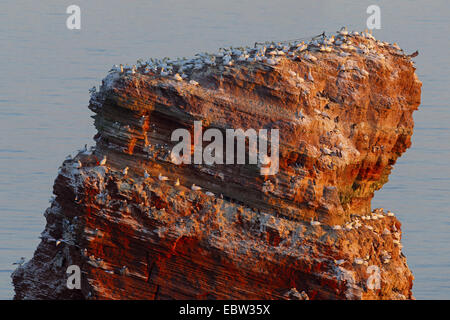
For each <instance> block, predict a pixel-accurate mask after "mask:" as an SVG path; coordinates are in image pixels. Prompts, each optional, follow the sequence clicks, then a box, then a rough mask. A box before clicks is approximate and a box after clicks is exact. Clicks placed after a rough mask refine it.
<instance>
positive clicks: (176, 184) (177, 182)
mask: <svg viewBox="0 0 450 320" xmlns="http://www.w3.org/2000/svg"><path fill="white" fill-rule="evenodd" d="M179 185H180V179H177V181H175V187H178V186H179Z"/></svg>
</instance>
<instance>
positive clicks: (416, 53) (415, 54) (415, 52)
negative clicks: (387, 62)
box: [408, 50, 419, 58]
mask: <svg viewBox="0 0 450 320" xmlns="http://www.w3.org/2000/svg"><path fill="white" fill-rule="evenodd" d="M418 55H419V50H416V51H414V52H413V53H411V54H409V55H408V57H410V58H415V57H417V56H418Z"/></svg>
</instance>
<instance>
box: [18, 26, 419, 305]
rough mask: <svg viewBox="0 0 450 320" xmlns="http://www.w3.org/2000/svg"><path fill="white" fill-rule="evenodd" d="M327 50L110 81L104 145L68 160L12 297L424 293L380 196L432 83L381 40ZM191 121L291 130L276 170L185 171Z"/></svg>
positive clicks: (98, 109) (179, 67)
mask: <svg viewBox="0 0 450 320" xmlns="http://www.w3.org/2000/svg"><path fill="white" fill-rule="evenodd" d="M321 41H322V42H320V41H314V42H312V43H310V44H309V45H308V47H307V50H303V49H301V45H302V44H299V45H298V46H292V47H291V46H287V47H286V48H285V47H283V46H280V47H278V48H270V47H268V48H266V49H264V54H259V55H258V52H257V51H258V50H262V49H258V48H257V49H252V50H250V49H249V50H247V52H243V51H241V52H240V53H236V52H230V53H225V57H224V55H223V54H220V55H216V56H214V59H212V57H213V56H208V57H207V58H205V57H202V58H199V59H200V60H201V59H203V62H205V59H209V60H208V61H210V62H211V61H212V63H203V64H202V65H200V66H198V64H199V63H198V61H193V62H192V63H184V64H181V63H178V64H177V63H166V64H165V66H166V67H167V66H171V67H170V68H168V69H169V70H171V71H172V74H171V75H167V76H166V75H165V74H164V72H165V71H164V69H163V70H161V65H160V66H159V67H155V65H146V64H141V65H139V66H138V67H137V68H136V71H135V70H134V69H133V71H131V72H130V71H129V72H121V71H120V70H117V71H113V72H112V73H110V74H109V75H108V76H107V77H106V78H105V79H104V81H103V84H102V86H101V87H100V91H99V92H95V93H94V94H93V96H92V99H91V102H90V108H91V109H92V110H93V111H94V112H95V113H96V115H95V125H96V128H97V130H98V134H97V135H96V137H95V140H96V146H95V148H93V150H91V151H84V152H80V153H79V154H78V155H77V156H76V157H75V158H74V159H69V160H66V161H65V162H64V163H63V165H62V167H61V170H60V172H59V175H58V177H57V179H56V181H55V185H54V193H55V195H56V199H55V201H54V202H53V203H52V206H51V207H50V208H48V209H47V211H46V217H47V226H46V229H45V231H44V233H43V239H42V242H41V244H40V245H39V247H38V248H37V250H36V253H35V256H34V258H33V259H32V260H31V261H30V262H28V263H27V264H25V265H24V266H23V267H20V268H19V269H18V270H17V271H16V272H15V273H14V274H13V281H14V285H15V288H16V298H17V299H25V298H51V299H58V298H67V299H83V298H95V299H286V298H292V297H294V296H298V297H300V298H305V297H308V298H309V299H410V298H412V293H411V288H412V280H413V276H412V274H411V272H410V270H409V269H408V266H407V264H406V258H405V257H404V255H403V254H402V253H401V244H400V238H401V231H400V222H399V221H398V220H397V219H396V218H395V217H394V216H393V215H392V214H388V213H386V212H385V211H384V210H382V209H378V210H375V211H372V209H371V205H370V201H371V199H372V197H373V194H374V192H375V191H376V190H378V189H380V188H381V187H382V186H383V184H384V183H386V182H387V178H388V175H389V173H390V170H391V168H392V166H393V165H394V163H395V162H396V160H397V158H398V157H399V156H400V155H401V154H402V153H403V152H404V151H405V150H406V149H407V148H408V147H409V145H410V143H411V142H410V141H411V135H412V132H413V118H412V113H413V111H414V110H416V109H417V107H418V105H419V103H420V88H421V83H420V81H419V80H418V79H417V77H416V75H415V68H414V66H413V63H412V62H411V60H410V58H409V57H408V56H406V55H404V54H403V53H402V52H401V51H400V50H399V49H397V48H396V47H395V46H392V45H389V44H386V43H383V42H380V41H376V40H374V39H373V37H371V36H370V35H364V34H363V35H357V34H352V35H349V36H343V35H339V36H337V37H336V38H333V39H332V40H330V39H323V40H321ZM326 41H328V42H329V43H328V45H327V47H330V48H331V50H329V51H330V52H328V51H327V50H325V49H323V47H324V43H325V44H326V43H327V42H326ZM322 49H323V50H322ZM270 51H272V52H270ZM282 52H283V53H282ZM227 54H228V55H229V56H230V57H231V58H232V59H233V61H234V63H232V64H231V65H228V64H229V63H228V64H227V63H226V62H227V61H228V60H227V58H226V55H227ZM239 54H240V56H239ZM246 55H248V56H249V57H247V58H246ZM242 56H244V58H242ZM273 60H275V62H273ZM190 64H192V66H191V67H189V65H190ZM186 65H187V67H186ZM176 73H179V74H183V76H184V77H182V78H183V79H177V77H174V74H176ZM189 80H195V81H189ZM194 121H202V124H203V129H208V128H216V129H218V130H220V131H221V132H224V131H225V130H226V129H227V128H234V129H238V128H241V129H243V130H247V129H251V128H253V129H256V130H258V129H279V135H280V150H279V151H280V154H279V172H278V173H277V174H275V175H271V176H263V175H261V174H260V168H259V167H258V165H251V164H243V165H226V164H225V165H210V166H209V165H204V164H190V165H188V164H181V165H176V164H174V163H173V162H172V161H171V158H170V151H171V149H172V147H173V146H174V144H176V142H172V141H171V133H172V132H173V131H174V130H175V129H178V128H185V129H187V130H189V131H190V132H192V133H194ZM206 144H207V143H205V145H206ZM247 151H248V150H247ZM104 156H106V159H107V162H106V165H100V164H99V161H100V160H101V159H103V157H104ZM126 167H128V168H129V170H128V173H127V174H124V173H123V170H124V168H126ZM145 171H146V172H147V173H148V175H149V176H148V177H147V176H145V175H144V172H145ZM159 174H162V175H164V176H167V177H168V180H167V181H161V180H160V179H158V176H159ZM177 179H178V180H179V185H177V184H176V183H175V181H176V180H177ZM192 184H195V185H197V186H200V187H202V190H199V191H194V190H191V185H192ZM206 191H208V192H211V193H213V194H214V195H210V194H209V193H208V195H207V194H206ZM311 220H313V221H318V222H320V224H319V223H316V224H313V223H311ZM57 239H62V240H64V241H63V242H62V243H60V244H59V245H57V246H56V245H55V240H57ZM73 264H76V265H79V266H80V268H81V270H82V288H81V290H69V289H68V288H67V287H66V279H67V274H66V269H67V267H68V266H69V265H73ZM374 270H375V271H374ZM374 276H376V278H373V277H374ZM371 277H372V278H371ZM373 279H375V280H376V281H375V282H373ZM377 281H378V282H377ZM373 283H378V284H379V285H378V286H375V287H373ZM293 292H294V293H293ZM299 292H302V293H301V294H300V293H299Z"/></svg>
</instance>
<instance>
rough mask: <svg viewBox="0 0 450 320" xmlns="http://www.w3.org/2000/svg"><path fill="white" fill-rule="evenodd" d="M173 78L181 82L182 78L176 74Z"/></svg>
mask: <svg viewBox="0 0 450 320" xmlns="http://www.w3.org/2000/svg"><path fill="white" fill-rule="evenodd" d="M173 77H174V79H175V80H177V81H182V80H183V78H182V77H181V76H180V75H179V74H178V73H176V74H175V75H174V76H173Z"/></svg>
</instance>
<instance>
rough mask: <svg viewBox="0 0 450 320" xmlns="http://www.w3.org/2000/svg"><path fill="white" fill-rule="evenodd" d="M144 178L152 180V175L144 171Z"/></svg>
mask: <svg viewBox="0 0 450 320" xmlns="http://www.w3.org/2000/svg"><path fill="white" fill-rule="evenodd" d="M144 178H145V179H148V178H150V175H149V174H148V172H147V170H145V171H144Z"/></svg>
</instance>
